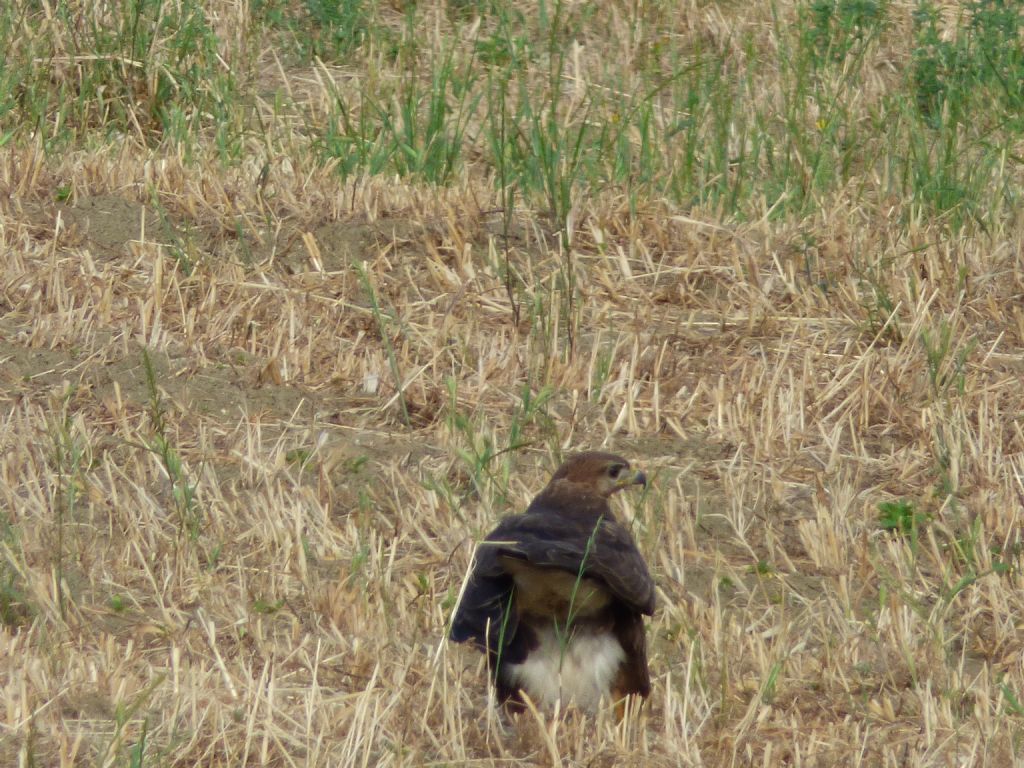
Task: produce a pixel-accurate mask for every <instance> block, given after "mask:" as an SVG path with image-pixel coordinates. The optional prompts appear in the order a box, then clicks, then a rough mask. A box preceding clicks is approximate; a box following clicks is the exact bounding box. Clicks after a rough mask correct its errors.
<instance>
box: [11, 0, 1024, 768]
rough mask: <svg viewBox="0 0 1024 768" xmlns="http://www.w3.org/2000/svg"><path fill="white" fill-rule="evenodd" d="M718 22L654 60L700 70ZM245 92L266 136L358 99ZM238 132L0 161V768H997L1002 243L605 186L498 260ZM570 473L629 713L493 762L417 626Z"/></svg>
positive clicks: (1012, 449) (1004, 328) (1006, 610)
mask: <svg viewBox="0 0 1024 768" xmlns="http://www.w3.org/2000/svg"><path fill="white" fill-rule="evenodd" d="M233 7H234V5H233V4H232V8H233ZM893 7H894V8H897V6H896V5H894V6H893ZM722 8H724V9H725V10H722V9H721V8H717V7H716V8H713V9H703V10H700V11H699V12H698V10H697V8H696V6H694V7H691V8H690V9H689V11H688V14H689V15H687V16H686V21H685V23H684V22H679V25H678V26H677V27H676V28H673V29H672V30H671V34H674V35H679V36H680V37H681V38H682V39H684V40H692V39H697V38H700V39H703V40H705V44H706V45H708V46H709V47H713V46H715V45H720V46H723V47H725V46H727V45H728V41H727V38H728V36H729V33H728V29H729V24H730V19H731V18H733V17H732V16H730V14H735V16H736V18H739V17H740V16H742V13H743V12H744V9H738V8H737V9H732V10H729V8H728V6H722ZM235 10H236V11H237V9H235ZM791 11H792V9H787V10H786V13H791ZM909 11H910V9H909V7H908V8H906V9H902V10H901V11H900V15H898V18H899V19H900V21H899V22H897V24H896V30H897V34H898V33H899V31H900V30H901V29H903V28H904V27H906V26H907V24H908V21H907V19H908V18H909ZM620 12H622V13H625V11H624V10H623V9H622V8H619V7H618V6H614V8H613V12H612V15H613V16H614V15H615V14H616V13H620ZM652 13H653V11H652ZM723 14H725V15H723ZM626 16H628V14H626ZM225 17H226V18H228V19H229V20H230V19H231V18H234V17H233V16H231V15H230V14H226V15H225ZM439 17H440V16H439ZM395 18H396V19H399V18H400V15H398V14H396V15H395ZM628 21H629V19H628V18H625V19H624V20H622V21H621V23H622V24H626V23H627V22H628ZM658 21H659V19H656V18H652V19H651V20H650V23H651V24H655V23H656V22H658ZM395 23H396V25H397V26H400V22H399V21H396V22H395ZM616 23H620V22H616ZM745 23H747V24H748V25H749V26H750V30H751V32H752V34H753V35H754V39H756V40H757V41H759V44H764V45H771V44H772V41H771V39H770V38H771V35H770V34H768V32H766V31H765V30H767V29H768V27H767V24H768V20H767V19H766V18H761V19H753V18H748V19H746V22H745ZM901 24H902V25H903V26H902V27H901V26H900V25H901ZM229 26H230V25H229ZM228 34H229V33H228V32H225V35H228ZM666 34H667V32H666ZM619 39H622V38H621V37H620V38H619ZM884 43H885V44H883V45H881V46H880V47H879V48H878V49H877V50H875V53H874V55H875V57H876V58H875V59H873V60H872V62H871V63H872V64H879V68H878V70H877V71H878V72H879V73H880V74H878V75H877V77H875V78H874V79H871V80H870V87H868V88H866V89H865V91H864V97H863V98H864V102H865V103H868V102H872V101H873V100H874V99H876V98H878V94H879V93H880V92H882V91H884V90H885V88H886V87H888V86H887V85H886V78H887V77H888V75H887V74H886V73H887V72H888V70H886V69H885V67H884V66H882V65H884V63H885V62H888V61H892V60H895V59H899V57H900V56H901V55H902V54H901V53H900V52H899V51H895V52H894V50H893V49H892V48H890V46H892V45H895V43H893V42H892V39H887V40H886V41H884ZM638 50H639V48H637V49H630V51H628V52H627V53H630V55H633V54H637V52H638ZM645 50H646V49H645ZM271 53H272V52H269V51H268V52H266V53H265V55H264V56H263V58H262V59H261V61H263V62H264V64H265V65H266V66H265V68H264V69H263V70H262V71H263V73H264V75H265V80H264V82H263V85H264V87H269V86H267V83H270V82H276V83H277V84H278V86H280V85H281V84H282V83H283V84H284V85H285V86H287V88H288V89H289V93H290V94H291V96H292V97H293V98H294V99H295V102H294V103H295V104H296V105H298V106H297V107H296V113H295V114H298V113H299V112H302V111H303V110H307V111H308V112H307V113H316V112H317V110H318V109H326V106H325V105H327V104H328V103H329V101H330V93H331V92H332V89H336V88H341V87H353V88H357V87H359V84H358V83H353V82H350V81H347V80H345V73H344V72H340V71H339V72H334V73H333V74H329V69H328V68H327V67H317V68H314V70H313V71H309V70H294V71H291V70H289V69H288V68H287V67H286V66H284V65H283V64H282V65H280V66H277V65H276V64H275V65H273V66H272V62H273V56H272V55H271ZM591 53H592V51H591ZM588 55H590V54H588ZM652 55H653V54H652ZM584 58H585V57H584ZM581 60H582V59H581ZM581 66H582V65H581ZM771 75H772V73H771V72H770V71H761V72H758V74H757V78H758V79H761V78H763V79H764V80H765V81H766V82H765V83H762V84H758V85H757V86H756V88H757V89H758V92H759V93H761V94H762V96H763V98H764V99H766V100H769V101H770V100H771V99H773V98H775V95H773V94H774V93H775V92H774V91H773V90H772V88H773V86H772V85H771V83H770V82H768V81H770V80H771ZM339 83H342V85H339ZM752 87H753V86H752ZM774 87H777V85H776V86H774ZM261 98H262V97H261ZM257 101H258V103H257V104H256V108H257V109H261V110H265V112H264V117H265V118H266V120H267V121H268V122H267V125H269V126H270V127H268V128H267V131H268V134H274V135H275V136H277V137H278V138H277V139H274V140H273V141H278V140H280V141H283V142H285V143H287V142H291V146H292V147H294V148H297V149H296V151H295V152H293V153H289V154H280V155H276V156H274V157H271V158H268V159H266V160H265V159H264V154H265V152H264V145H263V144H262V143H261V142H262V141H263V140H266V141H272V140H270V139H266V137H264V139H261V140H260V141H257V140H253V142H252V144H251V145H247V146H246V151H245V152H244V153H243V158H242V159H241V160H240V161H239V162H238V163H235V164H228V165H225V164H223V163H221V162H218V160H217V159H216V153H215V152H214V151H213V150H212V149H210V148H206V149H205V150H204V149H203V148H202V147H200V149H199V150H198V151H197V152H196V153H194V154H193V155H191V156H190V157H187V158H186V156H185V153H184V152H183V151H180V150H174V149H170V148H167V147H165V146H162V147H161V148H160V149H158V150H156V151H154V150H153V149H152V148H147V147H146V146H145V144H144V143H143V142H141V141H138V140H137V138H138V137H132V136H127V137H122V138H123V140H122V141H119V142H117V143H116V146H112V147H111V146H108V145H104V146H102V147H99V148H97V147H88V148H86V147H77V148H72V149H70V150H68V151H66V152H46V151H43V149H42V148H41V146H40V145H39V143H34V142H32V141H16V142H11V143H10V144H9V145H7V146H3V147H2V148H0V189H2V190H4V191H5V195H4V199H3V201H2V202H0V236H2V239H3V246H2V247H3V250H4V255H3V257H2V258H0V405H2V408H3V415H4V418H3V419H2V420H0V508H2V509H3V510H5V511H6V515H5V516H4V517H3V518H2V519H0V622H2V624H0V647H2V654H0V659H2V660H0V664H2V665H3V667H4V670H3V674H2V677H0V682H2V686H3V688H2V695H0V705H2V708H3V716H2V718H0V762H2V763H3V764H5V765H15V764H17V765H21V766H29V765H37V766H42V765H54V766H57V765H61V766H65V765H67V766H70V765H103V766H107V765H131V766H143V765H160V766H163V765H223V766H237V765H243V764H249V765H280V766H291V765H332V766H341V765H346V766H347V765H453V764H454V765H532V764H542V765H548V764H554V765H580V766H599V765H653V766H657V765H665V766H668V765H768V766H774V765H815V766H831V765H870V766H876V765H886V766H888V765H891V766H897V765H899V766H903V765H906V766H933V765H1000V766H1002V765H1010V764H1012V763H1013V762H1014V761H1015V760H1017V759H1019V757H1018V755H1019V754H1020V753H1021V747H1020V743H1021V739H1022V731H1021V723H1022V720H1021V718H1022V715H1024V665H1022V661H1021V659H1022V658H1024V656H1022V652H1021V651H1022V647H1021V646H1022V643H1021V640H1020V638H1021V632H1020V628H1019V620H1018V619H1017V616H1018V615H1024V605H1022V603H1024V598H1022V595H1024V590H1022V587H1024V583H1022V581H1024V580H1022V577H1021V573H1020V570H1019V567H1018V566H1019V557H1020V547H1021V531H1020V526H1021V516H1022V512H1024V421H1022V418H1021V414H1024V387H1022V386H1021V380H1022V375H1024V362H1022V357H1021V350H1022V348H1024V309H1022V307H1024V303H1022V301H1021V299H1022V296H1024V277H1022V275H1024V264H1022V257H1021V254H1022V253H1024V250H1022V248H1024V226H1022V220H1021V217H1020V216H1019V215H1017V214H1014V213H1013V211H1010V210H1008V211H1005V212H1002V213H1000V212H997V214H998V215H995V216H994V219H993V220H992V221H990V222H988V224H987V225H986V226H965V227H962V228H952V227H950V226H948V222H947V220H946V219H945V218H944V217H942V216H935V217H930V216H928V215H926V214H925V213H922V210H921V209H920V208H914V207H903V206H901V204H900V201H898V200H893V199H891V198H889V197H887V196H886V193H885V191H884V190H883V189H882V185H880V184H877V185H876V184H874V182H876V181H877V179H874V181H872V179H873V177H871V174H870V173H867V172H865V177H864V178H863V179H861V180H860V181H859V182H858V183H854V182H850V183H848V184H845V185H840V186H839V187H837V188H835V189H833V190H831V191H828V192H820V193H815V196H814V205H813V206H812V207H811V208H812V212H810V213H801V214H799V215H796V214H791V215H786V216H781V217H777V216H769V215H768V213H767V211H766V210H764V211H762V215H752V213H754V212H756V208H757V203H756V201H755V202H752V203H751V204H750V207H749V208H747V209H746V215H743V216H731V215H728V214H727V213H724V212H723V211H722V210H721V208H716V207H715V206H713V205H706V206H700V205H696V206H692V207H688V208H683V207H681V206H679V205H675V204H673V203H671V202H669V201H667V200H660V199H657V198H643V199H642V200H641V204H639V205H631V203H632V202H634V201H631V200H629V199H627V198H628V195H627V194H626V193H624V192H622V190H621V189H618V188H616V187H615V186H614V185H610V186H609V187H608V188H607V189H605V190H604V191H600V192H594V193H593V194H591V195H588V196H586V197H585V198H583V199H578V200H576V201H575V203H574V207H573V209H572V211H571V212H570V216H569V219H568V221H569V224H570V225H571V230H572V245H571V252H567V251H565V250H564V249H563V248H562V247H561V246H560V245H559V239H558V237H557V232H556V227H554V226H553V225H552V223H551V219H550V218H549V217H548V216H546V215H545V214H544V213H543V212H542V211H540V210H539V208H538V207H531V206H529V205H525V204H523V205H520V206H519V207H518V208H517V210H516V211H515V215H514V216H513V217H512V220H511V222H509V224H508V226H509V227H510V229H508V230H507V231H509V232H510V233H511V236H510V238H509V239H507V240H506V239H504V238H503V237H502V236H501V235H502V232H503V230H504V229H505V225H504V224H503V223H502V215H501V207H502V205H503V202H502V198H501V196H500V195H499V194H498V193H496V192H495V191H494V185H493V183H492V179H491V178H490V177H489V175H488V174H489V171H488V170H486V169H481V168H479V167H477V166H475V165H474V164H473V162H472V160H471V159H467V167H466V168H465V169H464V171H463V172H462V173H461V174H460V175H459V176H458V178H457V179H456V180H455V181H454V182H452V183H450V184H448V185H447V186H443V187H434V186H429V185H425V184H417V183H416V182H414V181H408V180H406V181H402V180H398V179H396V178H394V177H392V176H376V177H360V178H358V179H357V180H353V179H352V178H350V179H348V180H347V181H343V180H342V179H341V178H340V177H339V174H338V173H336V172H335V170H334V169H332V168H330V167H327V168H325V167H324V166H323V164H322V163H321V162H320V161H319V160H318V159H317V158H316V157H314V156H313V155H312V154H311V153H309V152H304V151H301V150H302V148H303V147H307V146H308V144H307V143H305V142H306V138H305V137H304V136H302V135H301V134H300V131H299V130H298V128H296V127H295V126H294V125H293V124H292V122H291V121H292V119H293V118H294V114H292V113H285V112H284V111H276V109H275V108H272V107H271V106H270V105H269V103H265V102H262V101H259V100H257ZM861 108H863V109H867V108H868V107H867V106H864V105H858V106H857V107H856V109H861ZM140 130H141V128H140ZM282 136H284V137H286V139H280V137H282ZM278 146H280V145H278ZM264 162H267V163H269V167H270V171H269V174H265V178H266V179H267V180H266V183H264V184H257V183H254V179H256V178H257V177H258V176H259V175H260V172H261V169H262V168H263V166H264ZM1011 165H1012V164H1011ZM1007 178H1008V179H1009V181H1008V182H1007V183H1009V184H1014V185H1017V187H1016V188H1018V189H1019V186H1020V182H1021V175H1020V173H1019V169H1018V170H1017V171H1015V170H1014V169H1013V168H1012V167H1011V168H1010V170H1008V171H1007ZM59 201H65V202H59ZM506 243H508V250H507V251H506V248H505V244H506ZM567 253H571V258H570V257H569V255H567ZM507 269H511V270H512V273H513V274H514V275H515V276H516V282H515V284H514V285H513V286H512V287H513V290H510V288H509V286H510V282H509V280H508V277H507V275H508V272H507ZM570 272H571V275H570V274H569V273H570ZM570 277H571V279H569V278H570ZM567 285H571V286H573V290H574V291H575V295H574V299H573V301H571V302H570V301H568V300H567V298H566V295H567V294H566V290H567ZM570 342H571V343H570ZM147 359H148V360H149V362H148V363H147ZM147 366H148V368H147ZM578 448H610V449H614V450H616V451H617V452H620V453H623V454H625V455H627V456H628V457H629V458H630V459H632V460H633V461H634V462H635V463H636V464H637V465H639V466H641V467H643V468H644V469H645V470H646V471H647V472H648V474H649V475H653V477H654V482H653V487H652V489H651V491H650V492H649V493H648V494H646V496H645V497H644V498H642V499H641V498H632V499H624V500H623V501H622V502H620V503H621V504H622V505H623V506H622V507H621V509H622V511H623V514H624V515H626V516H627V517H629V518H630V519H632V520H633V521H634V523H635V531H636V535H637V538H638V540H639V542H640V546H641V549H642V550H643V551H644V552H645V553H646V555H647V557H648V559H649V561H650V563H651V565H652V567H653V569H654V572H655V577H656V581H657V583H658V586H659V599H660V605H659V608H658V611H657V613H656V616H655V617H654V619H653V621H651V622H650V624H649V638H650V645H651V666H652V672H653V675H654V693H653V695H652V697H651V699H650V701H649V704H648V706H647V708H646V709H645V711H644V712H643V713H642V714H640V715H639V716H638V717H634V718H631V719H630V720H629V721H627V722H626V723H625V724H623V725H620V726H616V724H615V723H614V719H613V718H612V717H610V716H609V714H608V713H604V714H602V715H601V716H599V717H597V718H596V719H591V718H586V717H583V716H580V715H578V714H576V713H570V714H569V715H568V716H566V717H564V718H561V719H552V718H550V717H548V716H546V715H545V714H538V715H537V716H536V717H535V718H530V717H525V718H523V719H522V720H521V721H519V722H517V723H513V724H510V723H508V722H507V721H505V720H504V719H503V718H502V717H501V716H499V714H498V713H497V712H495V711H494V710H493V708H492V706H491V704H490V702H489V700H488V694H487V690H486V687H485V685H484V670H483V667H482V660H481V659H480V658H479V656H478V655H477V654H475V653H473V652H472V651H470V650H468V649H464V648H461V647H451V646H449V645H448V644H446V643H445V642H444V636H445V627H446V622H447V621H448V619H449V616H450V614H451V611H452V608H453V607H454V601H455V598H456V595H457V594H458V590H459V588H460V585H461V583H462V578H463V575H464V573H465V570H466V568H467V566H468V564H469V561H470V558H471V555H472V545H473V542H474V541H475V540H477V539H478V538H479V537H480V536H481V535H482V534H483V533H485V532H486V531H487V530H488V529H489V527H490V526H492V525H493V523H494V522H495V520H496V519H497V518H498V517H499V516H500V515H502V514H505V513H508V512H511V511H515V510H519V509H521V508H522V507H523V506H524V505H525V504H526V503H527V501H528V500H529V498H530V497H531V495H532V494H533V493H534V492H535V491H536V490H538V489H539V488H540V487H541V486H542V485H543V483H544V482H545V480H546V477H547V475H548V473H549V472H550V470H551V469H552V467H553V466H555V464H556V463H557V461H558V459H559V458H560V455H561V454H562V453H563V452H566V451H569V450H574V449H578ZM900 502H903V505H902V506H900V504H899V503H900ZM886 503H888V504H889V505H890V506H888V507H886V509H888V510H889V511H890V514H896V515H897V518H896V523H895V524H896V530H889V529H886V528H884V527H883V526H882V525H881V524H880V510H879V505H880V504H886ZM893 510H896V511H895V512H893ZM900 515H902V516H900ZM904 525H905V528H904V527H902V526H904Z"/></svg>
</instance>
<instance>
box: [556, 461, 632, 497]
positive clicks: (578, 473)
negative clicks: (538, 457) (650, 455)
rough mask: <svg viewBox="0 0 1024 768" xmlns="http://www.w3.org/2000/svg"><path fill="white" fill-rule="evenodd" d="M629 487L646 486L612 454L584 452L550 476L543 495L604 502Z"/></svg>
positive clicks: (630, 468) (625, 462) (623, 462)
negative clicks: (575, 497) (595, 498)
mask: <svg viewBox="0 0 1024 768" xmlns="http://www.w3.org/2000/svg"><path fill="white" fill-rule="evenodd" d="M633 485H642V486H646V485H647V476H646V475H644V473H643V472H641V471H640V470H638V469H633V468H632V467H631V466H630V465H629V462H628V461H627V460H626V459H624V458H622V457H621V456H616V455H615V454H614V453H604V452H602V451H586V452H584V453H577V454H575V455H573V456H570V457H569V458H568V459H566V461H565V462H564V463H563V464H562V466H560V467H559V468H558V469H557V471H556V472H555V474H553V475H552V476H551V482H549V483H548V487H547V488H546V489H545V492H547V491H555V492H557V493H559V495H561V494H568V495H577V494H578V495H587V496H599V497H600V498H602V499H607V498H608V497H609V496H611V495H612V494H613V493H616V492H618V491H621V490H622V489H623V488H628V487H630V486H633Z"/></svg>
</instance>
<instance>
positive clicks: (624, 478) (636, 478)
mask: <svg viewBox="0 0 1024 768" xmlns="http://www.w3.org/2000/svg"><path fill="white" fill-rule="evenodd" d="M615 485H617V486H618V487H619V488H627V487H628V486H630V485H642V486H644V487H646V486H647V475H645V474H644V473H643V472H641V471H640V470H639V469H631V470H629V471H628V472H623V473H622V474H621V475H619V477H618V480H617V481H616V483H615Z"/></svg>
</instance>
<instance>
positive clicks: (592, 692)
mask: <svg viewBox="0 0 1024 768" xmlns="http://www.w3.org/2000/svg"><path fill="white" fill-rule="evenodd" d="M646 483H647V479H646V477H645V476H644V474H643V472H640V471H637V470H634V469H632V468H631V467H630V465H629V462H628V461H626V459H624V458H622V457H621V456H616V455H614V454H611V453H601V452H598V451H590V452H586V453H579V454H576V455H575V456H572V457H570V458H569V459H568V461H566V462H565V463H564V464H562V466H561V467H559V468H558V471H556V472H555V474H554V475H553V476H552V477H551V481H550V482H549V483H548V484H547V487H545V488H544V490H543V491H541V493H540V495H538V496H537V497H536V498H535V499H534V500H533V502H532V503H531V504H530V506H529V507H528V508H527V510H526V512H525V513H523V514H521V515H512V516H510V517H506V518H504V519H503V520H502V521H501V522H500V523H499V524H498V526H497V528H495V529H494V530H493V531H491V533H490V534H489V535H488V536H487V538H486V539H485V540H484V541H483V542H482V543H481V544H480V546H479V547H478V549H477V552H476V559H475V561H474V564H473V566H472V571H471V573H470V575H469V579H468V581H467V584H466V588H465V590H464V592H463V595H462V599H461V600H460V602H459V607H458V609H457V610H456V612H455V618H454V619H453V621H452V627H451V639H452V640H454V641H456V642H459V643H462V642H466V641H471V642H472V643H473V644H474V645H475V646H476V647H477V648H479V649H480V650H482V651H484V652H485V653H486V654H487V656H488V666H489V668H490V672H491V676H492V679H493V681H494V685H495V687H496V689H497V694H498V699H499V701H500V702H502V703H504V704H507V705H508V706H509V707H510V708H511V709H513V710H517V709H520V708H521V707H522V704H523V699H522V693H526V694H527V695H528V696H529V697H530V699H531V700H532V701H534V702H536V703H538V704H543V705H548V706H554V705H555V703H556V702H558V701H561V702H562V704H563V705H568V704H570V703H571V704H575V705H576V706H577V707H580V708H582V709H585V710H589V711H595V710H596V709H597V708H598V705H599V703H600V701H601V700H602V699H608V700H609V701H611V702H615V703H616V704H617V709H618V711H619V712H620V713H621V711H622V706H623V705H624V703H625V697H627V696H640V697H642V698H646V697H647V695H648V694H649V693H650V690H651V678H650V672H649V671H648V668H647V642H646V638H645V635H644V624H643V615H645V614H646V615H647V616H651V615H652V614H653V613H654V582H653V581H652V580H651V575H650V572H649V571H648V569H647V564H646V563H645V562H644V559H643V556H642V555H641V554H640V551H639V550H638V549H637V546H636V543H635V542H634V541H633V536H632V535H631V534H630V532H629V530H628V529H627V528H626V527H625V526H623V525H622V524H621V523H620V522H619V521H618V520H617V519H616V518H615V514H614V513H613V512H612V509H611V506H610V505H609V503H608V499H609V497H610V496H611V495H612V494H613V493H615V492H617V491H620V490H622V489H623V488H627V487H629V486H633V485H641V486H643V485H646Z"/></svg>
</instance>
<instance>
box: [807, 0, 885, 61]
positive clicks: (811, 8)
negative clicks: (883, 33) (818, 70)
mask: <svg viewBox="0 0 1024 768" xmlns="http://www.w3.org/2000/svg"><path fill="white" fill-rule="evenodd" d="M885 12H886V5H885V3H884V2H880V0H812V2H810V3H809V4H808V5H806V6H805V7H803V8H802V9H801V22H802V25H803V30H802V32H803V44H804V46H805V48H806V50H807V52H808V53H809V54H810V55H811V56H812V57H813V59H814V63H815V65H819V66H820V65H821V64H823V63H826V62H833V63H842V62H843V61H845V60H846V58H847V57H848V56H849V55H850V54H851V53H854V54H855V55H856V54H857V53H858V52H859V51H861V50H862V49H863V47H864V45H865V44H866V43H867V42H868V41H869V40H871V39H873V38H874V37H876V36H877V35H878V33H879V31H880V30H881V28H882V25H883V24H884V21H885Z"/></svg>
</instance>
